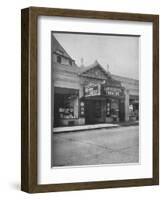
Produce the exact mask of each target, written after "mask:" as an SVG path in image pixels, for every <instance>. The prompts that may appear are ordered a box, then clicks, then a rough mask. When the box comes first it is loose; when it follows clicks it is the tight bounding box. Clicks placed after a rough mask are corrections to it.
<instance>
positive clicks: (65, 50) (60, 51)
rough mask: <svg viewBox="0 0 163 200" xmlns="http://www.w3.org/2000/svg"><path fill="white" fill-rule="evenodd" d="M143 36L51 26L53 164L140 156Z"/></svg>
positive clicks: (135, 160)
mask: <svg viewBox="0 0 163 200" xmlns="http://www.w3.org/2000/svg"><path fill="white" fill-rule="evenodd" d="M139 49H140V36H139V35H116V34H102V33H86V32H83V33H78V32H56V31H51V72H52V75H51V119H52V137H51V139H52V141H51V142H52V150H51V163H52V167H84V166H93V165H95V166H98V165H100V166H102V165H118V164H120V165H129V164H139V162H140V156H141V151H140V144H139V143H140V135H139V134H140V133H139V113H140V112H139V109H140V108H139V107H140V106H139V67H140V66H139V65H140V64H139V63H140V56H139V55H140V52H139Z"/></svg>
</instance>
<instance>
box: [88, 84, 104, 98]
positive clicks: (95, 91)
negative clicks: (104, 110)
mask: <svg viewBox="0 0 163 200" xmlns="http://www.w3.org/2000/svg"><path fill="white" fill-rule="evenodd" d="M99 95H101V85H100V84H89V85H87V86H85V87H84V96H85V97H91V96H99Z"/></svg>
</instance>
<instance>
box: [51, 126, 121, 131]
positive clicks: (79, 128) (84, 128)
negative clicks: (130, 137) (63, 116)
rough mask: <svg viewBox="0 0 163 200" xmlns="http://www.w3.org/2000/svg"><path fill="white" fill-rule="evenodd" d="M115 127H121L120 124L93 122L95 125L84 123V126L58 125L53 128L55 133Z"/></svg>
mask: <svg viewBox="0 0 163 200" xmlns="http://www.w3.org/2000/svg"><path fill="white" fill-rule="evenodd" d="M113 127H119V124H93V125H82V126H67V127H57V128H53V133H61V132H62V133H63V132H72V131H73V132H74V131H85V130H94V129H101V128H113Z"/></svg>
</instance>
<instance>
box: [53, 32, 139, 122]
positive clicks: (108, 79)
mask: <svg viewBox="0 0 163 200" xmlns="http://www.w3.org/2000/svg"><path fill="white" fill-rule="evenodd" d="M52 42H53V44H52V47H53V49H52V66H53V80H54V82H53V84H54V85H53V86H54V126H67V125H82V124H95V123H113V122H123V121H129V120H138V116H139V82H138V81H137V80H133V79H129V78H124V77H120V76H116V75H112V74H111V73H109V72H107V71H106V70H105V69H104V68H103V67H102V66H101V65H100V63H98V61H95V62H94V63H93V64H92V65H90V66H87V67H85V66H83V65H82V66H81V67H78V66H77V65H76V63H75V60H74V59H72V58H71V57H70V56H69V55H68V53H67V52H66V51H65V49H64V48H63V47H62V46H61V45H60V44H59V42H58V41H57V40H56V38H55V37H54V36H53V39H52Z"/></svg>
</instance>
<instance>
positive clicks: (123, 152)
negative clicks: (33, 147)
mask: <svg viewBox="0 0 163 200" xmlns="http://www.w3.org/2000/svg"><path fill="white" fill-rule="evenodd" d="M52 151H53V152H52V154H53V155H52V157H53V161H52V163H53V166H79V165H99V164H120V163H137V162H139V126H128V127H118V128H108V129H98V130H87V131H78V132H69V133H58V134H55V133H54V134H53V149H52Z"/></svg>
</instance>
